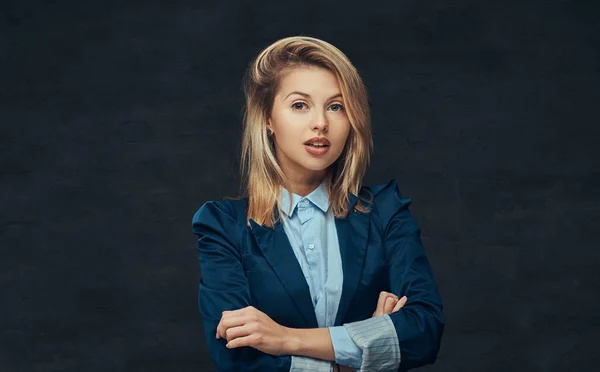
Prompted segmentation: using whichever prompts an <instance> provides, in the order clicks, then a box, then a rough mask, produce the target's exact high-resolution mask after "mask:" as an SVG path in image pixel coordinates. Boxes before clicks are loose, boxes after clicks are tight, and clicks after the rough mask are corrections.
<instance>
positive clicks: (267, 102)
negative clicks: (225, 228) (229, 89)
mask: <svg viewBox="0 0 600 372" xmlns="http://www.w3.org/2000/svg"><path fill="white" fill-rule="evenodd" d="M313 66H316V67H322V68H325V69H327V70H329V71H331V72H332V73H334V75H335V76H336V77H337V80H338V84H339V86H340V89H341V92H342V99H343V102H344V107H345V108H346V114H347V115H348V118H349V121H350V125H351V130H350V134H349V135H348V139H347V140H346V144H345V146H344V149H343V150H342V153H341V154H340V156H339V158H338V159H337V160H336V161H335V162H334V163H333V164H332V165H331V166H330V167H329V169H328V173H327V176H326V181H327V185H328V186H327V191H328V194H329V205H330V208H332V212H333V214H334V215H335V216H336V217H338V218H344V217H345V216H347V214H348V213H350V212H351V211H349V210H348V202H349V193H353V194H354V195H356V196H358V193H359V190H360V188H361V184H362V180H363V177H364V175H365V173H366V170H367V167H368V166H369V162H370V157H371V152H372V150H373V138H372V134H371V118H370V113H369V104H368V100H367V91H366V88H365V86H364V84H363V82H362V79H361V78H360V76H359V74H358V71H357V70H356V68H355V67H354V66H353V65H352V63H351V62H350V60H349V59H348V57H346V55H345V54H344V53H342V52H341V51H340V50H339V49H338V48H336V47H335V46H333V45H331V44H329V43H327V42H325V41H323V40H319V39H316V38H313V37H308V36H294V37H287V38H284V39H281V40H278V41H276V42H275V43H273V44H271V45H269V46H268V47H266V48H265V49H263V50H262V51H261V52H260V53H259V54H258V56H257V57H256V58H255V59H254V60H253V61H252V62H251V63H250V65H249V66H248V69H247V70H246V73H245V76H244V93H245V96H246V105H245V107H244V111H243V114H244V122H243V138H242V152H241V163H240V171H241V174H242V177H243V181H242V193H243V195H244V196H247V197H248V214H247V219H246V223H247V224H249V220H250V219H253V220H254V221H255V222H256V223H258V224H259V225H262V226H266V227H273V225H274V224H275V223H276V220H275V217H274V213H273V212H274V208H275V206H277V209H278V212H279V218H278V219H280V218H281V206H280V205H279V203H278V202H277V201H278V200H279V197H280V186H283V187H285V188H286V189H288V190H290V188H289V187H288V185H289V181H288V178H287V177H286V175H285V174H284V173H283V171H282V169H281V167H280V166H279V163H278V162H277V158H276V155H275V144H274V140H273V138H272V136H268V135H267V123H268V119H269V117H270V115H271V111H272V108H273V102H274V98H275V94H276V93H277V90H278V89H279V86H280V83H281V81H282V80H283V78H284V77H285V76H286V74H287V73H288V72H290V71H291V70H292V69H294V68H302V67H313ZM360 200H365V201H367V200H366V199H363V198H362V197H360V196H359V202H357V204H356V205H355V207H354V209H356V210H357V211H360V212H362V213H367V212H368V211H369V210H370V209H368V208H367V207H365V206H364V205H362V204H361V203H360ZM372 200H373V197H372V195H371V198H370V200H368V202H369V203H372ZM290 208H291V200H290Z"/></svg>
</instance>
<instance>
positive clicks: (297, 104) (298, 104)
mask: <svg viewBox="0 0 600 372" xmlns="http://www.w3.org/2000/svg"><path fill="white" fill-rule="evenodd" d="M304 106H307V105H306V103H304V102H294V103H292V107H293V108H295V109H296V110H299V111H302V108H303V107H304Z"/></svg>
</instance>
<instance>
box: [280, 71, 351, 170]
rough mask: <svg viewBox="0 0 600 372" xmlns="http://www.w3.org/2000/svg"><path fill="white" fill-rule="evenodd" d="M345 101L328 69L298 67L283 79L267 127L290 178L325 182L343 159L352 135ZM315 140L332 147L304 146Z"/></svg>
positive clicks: (282, 165)
mask: <svg viewBox="0 0 600 372" xmlns="http://www.w3.org/2000/svg"><path fill="white" fill-rule="evenodd" d="M343 102H344V101H343V100H342V94H341V90H340V88H339V85H338V81H337V78H336V76H335V75H334V74H333V73H332V72H331V71H329V70H327V69H324V68H321V67H310V68H296V69H294V70H291V72H289V73H288V74H287V75H286V76H285V78H284V79H283V80H282V82H281V85H280V87H279V89H278V91H277V93H276V95H275V99H274V102H273V110H272V112H271V118H270V119H269V124H268V125H269V128H270V129H272V130H273V136H274V139H275V151H276V155H277V159H278V161H279V164H280V166H281V168H282V169H283V171H284V172H285V174H286V175H287V176H288V177H290V178H294V179H296V180H298V178H308V179H311V180H312V179H322V178H323V177H324V176H325V175H326V172H327V168H328V167H329V166H330V165H331V164H333V163H334V162H335V161H336V160H337V158H338V157H339V156H340V154H341V153H342V151H343V149H344V145H345V143H346V139H347V138H348V135H349V134H350V121H349V119H348V116H347V115H346V109H345V107H344V105H343ZM314 137H320V138H325V139H327V140H328V141H329V146H327V147H326V148H322V147H312V146H308V145H306V144H305V143H306V142H307V141H309V140H311V139H312V138H314ZM305 181H306V179H305Z"/></svg>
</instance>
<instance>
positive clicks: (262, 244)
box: [249, 193, 370, 328]
mask: <svg viewBox="0 0 600 372" xmlns="http://www.w3.org/2000/svg"><path fill="white" fill-rule="evenodd" d="M318 195H319V193H317V194H315V195H314V196H315V197H314V198H313V200H311V201H313V202H315V201H316V202H315V204H316V205H319V204H318V203H321V206H322V205H323V203H322V201H319V198H320V196H318ZM288 200H289V199H288ZM357 200H358V197H357V196H356V195H354V194H350V196H349V201H348V208H349V210H350V211H352V208H353V207H354V205H355V204H356V202H357ZM296 204H297V202H296V203H295V204H294V205H293V207H294V209H295V206H296ZM283 207H284V208H286V207H285V206H283ZM282 209H283V208H282ZM294 209H292V212H291V213H293V210H294ZM284 213H285V212H284ZM278 214H279V213H278V211H277V208H274V216H275V219H276V220H277V218H278V217H279V215H278ZM369 218H370V216H369V215H368V214H365V213H360V212H350V213H349V214H348V216H346V217H345V218H337V217H335V225H336V229H337V233H338V241H339V245H340V254H341V257H342V270H343V273H344V280H343V286H342V297H341V299H340V304H339V307H338V312H337V315H336V320H335V325H342V323H343V321H344V318H345V316H346V314H347V312H348V310H349V308H350V303H351V302H352V299H353V297H354V293H355V292H356V288H357V287H358V283H359V281H360V274H361V272H362V267H363V263H364V258H365V252H366V249H367V243H368V238H369V236H368V235H369ZM249 222H250V225H251V227H252V229H251V232H252V234H253V235H254V237H255V239H256V242H257V244H258V246H259V248H260V250H261V251H262V253H263V255H264V257H265V258H266V259H267V261H268V262H269V264H270V265H271V267H272V268H273V270H274V271H275V273H276V274H277V276H278V277H279V280H280V281H281V283H282V285H283V286H284V288H285V289H286V291H287V292H288V293H289V295H290V298H291V299H292V301H294V303H295V305H296V307H297V308H298V311H299V312H300V314H301V315H302V317H303V318H304V320H305V323H306V328H316V327H318V324H317V319H316V316H315V311H314V307H313V304H312V301H311V298H310V291H309V288H308V284H307V283H306V278H305V277H304V274H303V273H302V269H301V268H300V264H299V263H298V260H297V259H296V256H295V255H294V252H293V250H292V246H291V245H290V242H289V239H288V237H287V235H286V233H285V230H284V229H283V226H282V224H281V222H280V221H278V222H276V224H275V226H274V227H273V228H267V227H264V226H261V225H259V224H257V223H256V222H255V221H254V220H253V219H250V220H249Z"/></svg>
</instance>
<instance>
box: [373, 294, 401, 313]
mask: <svg viewBox="0 0 600 372" xmlns="http://www.w3.org/2000/svg"><path fill="white" fill-rule="evenodd" d="M407 300H408V298H407V297H406V296H402V298H400V299H398V296H396V295H395V294H393V293H390V292H386V291H381V293H379V299H378V300H377V307H376V308H375V312H373V316H372V318H374V317H376V316H381V315H385V314H391V313H395V312H396V311H398V310H400V309H401V308H402V307H403V306H404V304H406V301H407Z"/></svg>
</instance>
